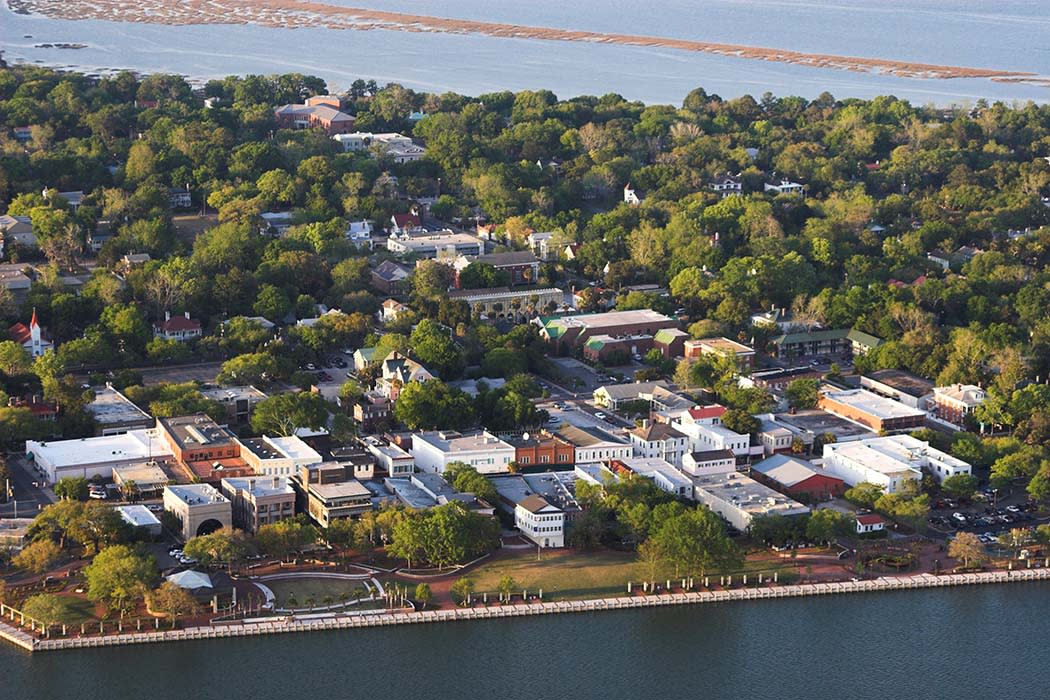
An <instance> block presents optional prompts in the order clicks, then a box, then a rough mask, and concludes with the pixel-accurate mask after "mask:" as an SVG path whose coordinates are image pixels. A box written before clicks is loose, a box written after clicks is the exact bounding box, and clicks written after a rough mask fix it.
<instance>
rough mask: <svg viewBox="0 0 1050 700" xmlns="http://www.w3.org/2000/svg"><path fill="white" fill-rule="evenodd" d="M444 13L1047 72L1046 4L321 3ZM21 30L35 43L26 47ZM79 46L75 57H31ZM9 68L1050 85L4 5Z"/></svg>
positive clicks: (591, 86)
mask: <svg viewBox="0 0 1050 700" xmlns="http://www.w3.org/2000/svg"><path fill="white" fill-rule="evenodd" d="M327 2H330V3H332V4H343V5H349V6H363V7H368V8H374V9H384V10H393V11H403V12H409V13H416V14H427V15H437V16H447V17H459V18H469V19H479V20H488V21H501V22H511V23H517V24H527V25H536V26H550V27H559V28H571V29H586V30H592V31H605V32H622V33H632V34H651V35H657V36H674V37H682V38H688V39H697V40H705V41H721V42H727V43H737V44H745V45H754V46H767V47H774V48H783V49H792V50H797V51H804V52H817V53H820V52H824V53H833V54H838V55H848V56H864V57H876V58H881V57H885V58H893V59H901V60H913V61H922V62H927V63H942V64H948V65H963V66H974V67H981V68H999V69H1016V70H1025V71H1032V72H1036V73H1039V74H1043V75H1050V43H1048V42H1047V41H1046V37H1047V36H1048V35H1050V2H1048V0H996V1H995V2H989V1H988V0H876V1H873V0H645V1H643V2H639V1H638V0H579V1H577V2H565V1H564V0H529V1H528V2H525V1H524V0H506V1H500V2H492V1H491V0H327ZM26 35H30V37H29V38H26ZM55 42H64V43H84V44H87V45H88V47H87V48H85V49H81V50H63V49H42V48H36V45H37V44H41V43H55ZM0 49H2V50H3V51H4V55H5V57H6V58H7V59H8V60H10V61H24V62H29V63H39V64H42V65H55V66H68V67H73V68H77V69H81V70H86V71H88V72H92V71H104V70H108V69H119V68H131V69H135V70H141V71H147V72H148V71H165V72H173V73H180V74H183V75H188V76H191V77H194V78H212V77H221V76H224V75H228V74H231V73H240V74H245V73H260V74H269V73H276V72H285V71H299V72H305V73H310V74H315V75H319V76H321V77H323V78H325V79H326V80H328V81H329V83H330V85H331V86H333V87H346V86H348V85H349V84H350V82H352V81H353V80H354V79H356V78H360V77H365V78H374V79H376V80H378V81H379V82H380V83H385V82H391V81H396V82H401V83H403V84H405V85H407V86H409V87H413V88H416V89H421V90H430V91H436V92H444V91H447V90H451V91H455V92H460V93H464V94H474V95H476V94H480V93H483V92H488V91H493V90H506V89H509V90H520V89H526V88H532V89H535V88H549V89H552V90H554V91H555V92H556V93H557V94H558V95H560V96H562V97H571V96H574V95H580V94H596V95H601V94H605V93H608V92H618V93H620V94H622V95H624V96H625V97H628V98H630V99H639V100H644V101H647V102H667V103H680V102H681V100H682V98H683V97H684V96H685V95H686V94H687V93H688V92H689V91H690V90H692V89H693V88H695V87H697V86H703V87H704V88H706V89H707V90H708V91H709V92H715V93H718V94H720V95H722V96H724V97H736V96H739V95H743V94H752V95H755V96H760V95H761V94H762V93H764V92H766V91H771V92H774V93H776V94H779V95H785V94H798V95H803V96H806V97H815V96H816V95H819V94H820V93H821V92H824V91H830V92H831V93H832V94H834V95H836V96H838V97H872V96H875V95H879V94H894V95H897V96H899V97H904V98H907V99H910V100H912V101H914V102H919V103H925V102H933V103H936V104H949V103H966V102H973V101H974V100H977V99H979V98H990V99H1003V100H1014V99H1035V100H1039V101H1047V100H1050V89H1048V88H1046V87H1035V86H1027V85H1011V84H1002V83H993V82H991V81H988V80H972V79H970V80H963V79H954V80H918V79H903V78H895V77H891V76H884V75H874V74H866V73H853V72H847V71H837V70H824V69H815V68H805V67H802V66H796V65H789V64H782V63H771V62H763V61H754V60H745V59H738V58H731V57H725V56H713V55H706V54H697V53H690V52H685V51H674V50H670V49H659V48H644V47H629V46H615V45H606V46H600V45H591V44H580V43H570V42H550V41H537V40H522V39H498V38H494V37H483V36H452V35H447V34H418V33H404V32H392V31H336V30H327V29H273V28H266V27H257V26H240V25H219V26H180V27H166V26H158V25H149V24H131V23H120V22H104V21H93V20H92V21H63V20H50V19H45V18H42V17H34V16H22V15H15V14H13V13H11V12H10V11H9V10H8V9H7V6H6V5H5V4H4V3H3V0H0Z"/></svg>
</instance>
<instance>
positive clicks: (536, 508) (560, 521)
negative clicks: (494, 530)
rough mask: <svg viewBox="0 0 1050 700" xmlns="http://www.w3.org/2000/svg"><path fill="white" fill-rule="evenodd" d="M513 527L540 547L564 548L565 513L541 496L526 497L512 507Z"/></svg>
mask: <svg viewBox="0 0 1050 700" xmlns="http://www.w3.org/2000/svg"><path fill="white" fill-rule="evenodd" d="M514 525H515V526H516V527H517V528H518V530H520V531H521V534H522V535H524V536H525V537H527V538H528V539H530V540H532V541H533V542H535V543H536V544H537V545H539V546H540V547H564V546H565V511H563V510H562V509H561V508H559V507H558V506H556V505H554V504H552V503H549V502H548V501H547V500H546V499H545V498H543V497H542V496H538V495H536V494H532V495H531V496H526V497H525V498H524V499H522V500H521V501H519V502H518V503H517V504H516V505H515V506H514Z"/></svg>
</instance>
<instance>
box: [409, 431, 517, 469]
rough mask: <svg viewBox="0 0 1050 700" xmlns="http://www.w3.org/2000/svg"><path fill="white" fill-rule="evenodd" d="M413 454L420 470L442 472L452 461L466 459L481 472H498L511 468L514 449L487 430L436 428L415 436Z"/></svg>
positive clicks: (466, 461)
mask: <svg viewBox="0 0 1050 700" xmlns="http://www.w3.org/2000/svg"><path fill="white" fill-rule="evenodd" d="M412 456H413V457H414V458H415V462H416V466H417V467H418V468H419V469H420V470H421V471H428V472H436V473H438V474H441V473H444V471H445V468H446V467H447V466H448V465H449V464H450V463H451V462H463V463H464V464H469V465H470V466H472V467H474V468H475V469H476V470H478V472H480V473H481V474H497V473H502V472H508V471H510V463H511V462H513V461H514V457H515V450H514V446H513V445H511V444H509V443H507V442H505V441H504V440H501V439H500V438H498V437H496V436H495V435H493V434H492V433H490V432H488V431H487V430H483V431H479V432H474V433H460V432H458V431H455V430H434V431H427V432H419V433H414V434H413V435H412Z"/></svg>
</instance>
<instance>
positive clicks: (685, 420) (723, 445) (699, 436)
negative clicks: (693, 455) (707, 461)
mask: <svg viewBox="0 0 1050 700" xmlns="http://www.w3.org/2000/svg"><path fill="white" fill-rule="evenodd" d="M672 425H673V426H674V428H675V429H676V430H678V432H680V433H683V434H684V435H685V436H686V437H688V438H689V450H690V451H691V452H707V451H710V450H729V451H730V452H732V453H733V454H734V455H736V456H737V457H740V458H745V459H746V458H747V456H748V455H749V454H750V451H751V436H750V435H741V434H740V433H737V432H734V431H732V430H730V429H729V428H727V427H725V426H724V425H722V420H721V418H711V419H704V420H702V421H701V422H697V421H696V420H694V419H692V418H691V417H690V416H689V413H686V414H684V415H683V416H682V417H681V418H680V419H679V420H676V421H674V422H673V423H672Z"/></svg>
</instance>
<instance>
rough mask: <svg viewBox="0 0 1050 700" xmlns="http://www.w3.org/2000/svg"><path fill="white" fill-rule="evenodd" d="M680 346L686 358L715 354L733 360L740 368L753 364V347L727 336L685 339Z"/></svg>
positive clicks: (746, 367)
mask: <svg viewBox="0 0 1050 700" xmlns="http://www.w3.org/2000/svg"><path fill="white" fill-rule="evenodd" d="M682 347H683V352H684V353H685V357H686V359H692V358H696V357H701V356H702V355H715V356H717V357H725V358H728V359H731V360H734V361H735V362H736V365H737V367H739V368H741V369H748V368H750V367H753V366H754V364H755V351H754V349H753V348H749V347H748V346H746V345H744V344H743V343H738V342H736V341H735V340H730V339H729V338H702V339H701V340H687V341H685V342H684V343H683V346H682Z"/></svg>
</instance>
